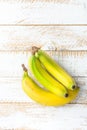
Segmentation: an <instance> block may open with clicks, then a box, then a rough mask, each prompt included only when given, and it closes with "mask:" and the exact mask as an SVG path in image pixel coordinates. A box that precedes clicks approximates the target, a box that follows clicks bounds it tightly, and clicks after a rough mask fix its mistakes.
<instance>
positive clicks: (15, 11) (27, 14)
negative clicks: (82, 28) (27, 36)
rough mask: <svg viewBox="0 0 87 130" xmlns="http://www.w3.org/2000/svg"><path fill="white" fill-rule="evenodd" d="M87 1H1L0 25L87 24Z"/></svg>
mask: <svg viewBox="0 0 87 130" xmlns="http://www.w3.org/2000/svg"><path fill="white" fill-rule="evenodd" d="M86 12H87V1H86V0H83V1H80V0H76V1H75V0H72V1H70V0H62V1H61V0H57V1H56V0H50V1H49V0H44V1H42V0H30V1H28V0H16V1H15V0H12V1H11V0H8V1H0V24H1V25H5V24H15V25H20V24H61V23H62V24H87V15H86Z"/></svg>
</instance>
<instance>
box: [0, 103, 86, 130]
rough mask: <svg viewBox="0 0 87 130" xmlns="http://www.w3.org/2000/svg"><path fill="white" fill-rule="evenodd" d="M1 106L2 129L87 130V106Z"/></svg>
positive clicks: (14, 104) (15, 104) (0, 120)
mask: <svg viewBox="0 0 87 130" xmlns="http://www.w3.org/2000/svg"><path fill="white" fill-rule="evenodd" d="M0 106H1V107H0V117H1V118H0V128H1V129H12V128H13V129H20V130H21V129H24V130H26V129H27V130H32V129H33V130H48V129H50V130H53V129H55V130H64V129H65V130H86V128H87V105H78V104H76V105H75V104H70V105H66V106H64V107H42V106H39V105H35V104H33V105H31V104H26V103H25V104H24V103H21V104H20V103H13V104H10V103H2V104H0ZM72 122H73V123H72Z"/></svg>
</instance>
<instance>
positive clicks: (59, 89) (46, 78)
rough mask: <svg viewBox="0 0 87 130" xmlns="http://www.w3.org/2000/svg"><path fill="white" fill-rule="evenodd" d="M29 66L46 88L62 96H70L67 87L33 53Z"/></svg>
mask: <svg viewBox="0 0 87 130" xmlns="http://www.w3.org/2000/svg"><path fill="white" fill-rule="evenodd" d="M29 67H30V69H31V71H32V73H33V75H34V76H35V78H36V79H37V80H38V82H39V83H41V84H42V85H43V86H44V87H45V88H46V89H48V90H49V91H51V92H53V93H54V94H56V95H58V96H61V97H68V91H67V89H66V88H65V87H64V86H63V85H62V84H61V83H59V82H58V81H56V80H55V79H54V78H53V77H52V76H51V75H49V73H48V72H47V71H46V70H45V69H44V68H43V67H42V66H41V63H40V61H39V60H38V59H37V58H36V57H35V55H32V56H31V57H30V59H29Z"/></svg>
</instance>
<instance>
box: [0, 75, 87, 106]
mask: <svg viewBox="0 0 87 130" xmlns="http://www.w3.org/2000/svg"><path fill="white" fill-rule="evenodd" d="M21 79H22V78H0V102H28V103H33V104H36V103H35V102H34V101H32V100H31V99H30V98H29V97H28V96H27V95H26V94H25V93H24V91H23V90H22V85H21ZM75 80H76V81H77V83H78V86H79V87H80V92H79V94H78V96H77V98H76V99H75V100H74V101H73V102H72V103H79V104H80V103H81V104H84V103H87V77H83V78H81V77H77V78H75Z"/></svg>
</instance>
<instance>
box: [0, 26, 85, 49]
mask: <svg viewBox="0 0 87 130" xmlns="http://www.w3.org/2000/svg"><path fill="white" fill-rule="evenodd" d="M32 45H36V46H41V47H42V48H43V49H44V50H87V26H0V51H24V50H25V51H28V50H29V49H30V48H31V46H32Z"/></svg>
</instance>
